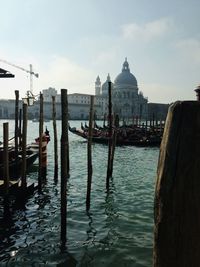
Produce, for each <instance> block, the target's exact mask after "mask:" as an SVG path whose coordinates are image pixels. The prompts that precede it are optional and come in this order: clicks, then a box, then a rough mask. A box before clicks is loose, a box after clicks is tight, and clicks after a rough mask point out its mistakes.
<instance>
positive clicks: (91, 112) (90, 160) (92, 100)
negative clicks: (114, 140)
mask: <svg viewBox="0 0 200 267" xmlns="http://www.w3.org/2000/svg"><path fill="white" fill-rule="evenodd" d="M93 118H94V96H91V97H90V118H89V130H88V146H87V156H88V179H87V196H86V210H89V209H90V195H91V185H92V129H93Z"/></svg>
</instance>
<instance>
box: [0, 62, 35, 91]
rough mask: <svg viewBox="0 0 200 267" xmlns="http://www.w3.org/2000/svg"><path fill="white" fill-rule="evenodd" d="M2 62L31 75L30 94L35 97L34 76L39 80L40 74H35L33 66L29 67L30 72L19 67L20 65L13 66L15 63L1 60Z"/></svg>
mask: <svg viewBox="0 0 200 267" xmlns="http://www.w3.org/2000/svg"><path fill="white" fill-rule="evenodd" d="M0 61H1V62H3V63H6V64H8V65H10V66H13V67H15V68H17V69H20V70H23V71H25V72H27V73H29V74H30V91H29V92H30V94H31V95H33V75H34V76H35V77H36V78H38V77H39V74H38V73H35V72H33V67H32V64H30V65H29V66H30V69H29V70H26V69H24V68H22V67H20V66H18V65H15V64H13V63H10V62H8V61H7V60H4V59H0Z"/></svg>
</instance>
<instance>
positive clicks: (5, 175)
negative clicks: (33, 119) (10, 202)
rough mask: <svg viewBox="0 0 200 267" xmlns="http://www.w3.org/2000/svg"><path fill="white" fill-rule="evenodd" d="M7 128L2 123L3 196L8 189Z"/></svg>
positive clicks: (6, 124)
mask: <svg viewBox="0 0 200 267" xmlns="http://www.w3.org/2000/svg"><path fill="white" fill-rule="evenodd" d="M8 127H9V125H8V122H5V123H3V179H4V192H5V195H7V194H8V188H9V155H8V139H9V138H8Z"/></svg>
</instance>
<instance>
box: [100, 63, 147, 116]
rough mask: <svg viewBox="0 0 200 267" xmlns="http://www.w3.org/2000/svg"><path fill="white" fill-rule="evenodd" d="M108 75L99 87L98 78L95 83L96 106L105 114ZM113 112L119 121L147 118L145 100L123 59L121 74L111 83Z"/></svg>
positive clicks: (127, 64)
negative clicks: (99, 106)
mask: <svg viewBox="0 0 200 267" xmlns="http://www.w3.org/2000/svg"><path fill="white" fill-rule="evenodd" d="M110 81H111V79H110V75H109V74H108V76H107V80H106V81H105V82H104V83H103V85H102V86H101V81H100V78H99V76H98V77H97V79H96V82H95V94H96V98H97V102H98V104H100V105H101V110H102V113H107V106H108V82H110ZM111 91H112V103H113V111H114V112H115V113H117V114H118V115H119V117H120V118H121V119H128V118H132V117H133V116H134V117H136V116H138V117H140V118H143V119H145V118H146V117H147V102H148V100H147V98H145V97H144V96H143V93H142V92H139V88H138V84H137V80H136V78H135V76H134V75H133V74H132V73H131V72H130V68H129V63H128V61H127V58H126V59H125V61H124V63H123V66H122V72H121V73H120V74H118V75H117V77H116V78H115V80H114V83H111Z"/></svg>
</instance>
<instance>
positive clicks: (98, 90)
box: [95, 75, 101, 95]
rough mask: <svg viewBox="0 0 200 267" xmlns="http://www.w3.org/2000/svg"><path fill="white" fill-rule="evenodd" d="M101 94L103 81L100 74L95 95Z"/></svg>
mask: <svg viewBox="0 0 200 267" xmlns="http://www.w3.org/2000/svg"><path fill="white" fill-rule="evenodd" d="M100 94H101V81H100V78H99V75H98V76H97V79H96V82H95V95H100Z"/></svg>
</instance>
